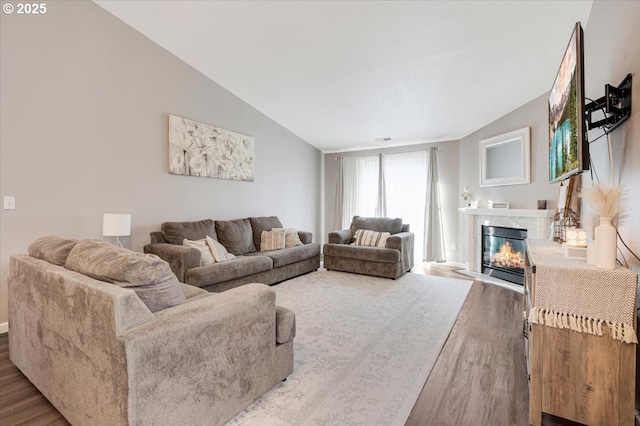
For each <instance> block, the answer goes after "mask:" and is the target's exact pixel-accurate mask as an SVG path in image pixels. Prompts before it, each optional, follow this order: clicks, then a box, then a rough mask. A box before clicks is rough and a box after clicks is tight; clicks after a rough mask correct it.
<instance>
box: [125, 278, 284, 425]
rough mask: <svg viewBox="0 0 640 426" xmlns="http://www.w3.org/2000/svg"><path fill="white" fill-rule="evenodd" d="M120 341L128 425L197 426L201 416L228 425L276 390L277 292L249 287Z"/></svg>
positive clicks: (164, 315)
mask: <svg viewBox="0 0 640 426" xmlns="http://www.w3.org/2000/svg"><path fill="white" fill-rule="evenodd" d="M122 341H123V344H124V346H125V350H126V354H127V368H128V382H129V395H130V397H129V400H130V407H129V408H130V409H129V413H132V414H130V416H133V417H131V418H130V419H129V422H130V424H142V423H145V424H172V423H174V424H176V423H181V424H197V423H200V422H202V417H201V416H202V411H203V410H205V412H206V413H207V415H208V416H210V417H207V423H208V424H223V423H225V422H226V421H228V420H229V419H230V418H231V416H233V415H234V414H235V412H236V411H237V408H235V407H237V406H246V405H249V404H250V403H251V402H252V401H253V400H254V399H255V398H256V395H261V394H262V393H264V392H266V391H267V390H268V388H270V387H271V386H272V385H271V384H269V380H268V379H267V377H268V376H269V375H270V374H271V372H272V370H273V365H274V364H275V363H276V361H277V358H276V306H275V292H274V291H273V290H272V289H270V288H269V287H268V286H266V285H264V284H247V285H244V286H241V287H237V288H234V289H231V290H228V291H225V292H223V293H219V294H213V295H211V296H209V297H203V298H201V299H198V300H194V301H193V302H188V303H185V304H182V305H179V306H174V307H171V308H169V309H165V310H163V311H161V312H159V313H156V320H155V321H152V322H150V323H147V324H143V325H141V326H139V327H136V328H134V329H131V330H129V332H128V333H127V334H126V335H125V336H123V340H122ZM280 380H281V379H280ZM148 401H154V403H153V404H148V403H147V402H148ZM176 401H181V403H180V404H177V405H176ZM165 407H167V408H165ZM199 416H200V417H199Z"/></svg>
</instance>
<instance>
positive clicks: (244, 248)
mask: <svg viewBox="0 0 640 426" xmlns="http://www.w3.org/2000/svg"><path fill="white" fill-rule="evenodd" d="M215 224H216V234H217V235H218V241H220V242H221V243H222V245H223V246H225V247H226V248H227V250H229V252H231V253H233V254H235V255H236V256H239V255H241V254H245V253H252V252H254V251H256V246H255V244H254V243H253V233H252V231H251V222H249V219H236V220H216V221H215Z"/></svg>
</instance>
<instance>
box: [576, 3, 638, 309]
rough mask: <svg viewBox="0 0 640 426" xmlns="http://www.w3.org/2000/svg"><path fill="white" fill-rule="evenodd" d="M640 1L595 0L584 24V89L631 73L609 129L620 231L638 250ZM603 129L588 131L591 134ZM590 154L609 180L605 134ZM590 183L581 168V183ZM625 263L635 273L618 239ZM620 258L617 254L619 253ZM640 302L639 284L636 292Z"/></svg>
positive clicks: (598, 89) (597, 89) (597, 92)
mask: <svg viewBox="0 0 640 426" xmlns="http://www.w3.org/2000/svg"><path fill="white" fill-rule="evenodd" d="M638 22H640V2H633V1H630V2H624V1H616V2H607V1H595V2H594V3H593V8H592V9H591V15H590V16H589V22H588V24H587V26H586V28H585V30H584V45H585V53H584V54H585V60H584V63H585V93H586V96H588V97H589V98H592V99H597V98H599V97H601V96H603V95H604V85H605V84H607V83H609V84H613V85H618V84H619V83H620V81H622V79H623V78H624V77H625V76H626V75H627V74H629V73H631V74H632V75H633V90H632V99H631V102H632V114H631V117H630V118H629V120H627V121H626V122H625V123H624V124H622V125H621V126H620V127H619V128H618V129H616V130H614V131H613V132H612V133H611V145H612V151H613V170H614V182H616V183H617V182H619V183H621V184H622V185H623V186H624V196H623V200H624V205H625V206H626V214H625V215H624V219H623V220H622V221H621V222H620V226H619V232H620V235H621V236H622V238H623V239H624V240H625V242H626V243H627V245H628V246H629V247H630V248H631V249H632V250H633V251H634V252H635V253H636V254H637V255H638V256H640V44H639V43H638V40H640V26H639V25H638ZM601 134H602V132H601V131H599V130H593V131H592V132H590V133H589V136H590V139H591V140H594V139H595V138H596V137H598V136H600V135H601ZM590 150H591V159H592V161H593V163H594V168H595V170H596V172H597V173H598V176H599V177H600V181H601V182H604V183H609V182H610V178H609V154H608V148H607V138H606V137H604V138H601V139H599V140H598V141H596V142H594V143H593V144H591V145H590ZM589 185H590V180H589V176H588V174H587V173H584V180H583V187H588V186H589ZM618 247H619V248H620V249H621V250H622V252H623V253H624V256H625V258H626V259H627V261H628V263H629V268H630V269H632V270H633V271H635V272H636V273H640V262H639V261H638V260H636V259H634V258H633V256H632V255H631V254H630V253H629V252H628V251H627V250H626V249H625V247H624V246H623V245H622V244H620V242H618ZM619 258H620V257H619ZM638 295H639V296H638V300H639V302H640V289H639V292H638Z"/></svg>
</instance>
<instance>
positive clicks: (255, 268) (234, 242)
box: [144, 216, 320, 292]
mask: <svg viewBox="0 0 640 426" xmlns="http://www.w3.org/2000/svg"><path fill="white" fill-rule="evenodd" d="M282 227H283V226H282V223H281V222H280V220H279V219H278V218H277V217H276V216H269V217H250V218H246V219H237V220H225V221H220V220H216V221H214V220H211V219H206V220H200V221H196V222H165V223H163V224H162V225H161V230H160V232H157V231H156V232H151V243H150V244H147V245H146V246H145V247H144V251H145V253H151V254H155V255H157V256H159V257H160V258H162V259H164V260H165V261H167V262H168V263H169V265H170V266H171V269H172V270H173V272H174V273H175V274H176V276H177V277H178V279H179V280H180V281H181V282H184V283H187V284H191V285H193V286H196V287H200V288H202V289H205V290H207V291H211V292H221V291H225V290H228V289H231V288H234V287H237V286H240V285H243V284H248V283H263V284H275V283H278V282H280V281H284V280H287V279H289V278H293V277H295V276H298V275H302V274H306V273H308V272H311V271H315V270H317V269H318V268H319V267H320V245H319V244H317V243H313V242H312V241H311V239H312V234H311V233H310V232H298V236H299V237H300V240H301V242H302V243H303V244H302V245H300V246H297V247H289V248H284V249H281V250H272V251H264V252H263V251H260V236H261V234H262V231H269V230H271V229H273V228H282ZM207 236H209V237H211V238H213V239H214V240H216V241H218V242H220V243H221V244H222V245H223V246H225V247H226V249H227V250H228V251H229V252H230V253H233V254H234V255H236V258H235V259H232V260H228V261H225V262H219V263H218V262H216V263H213V264H209V265H205V266H202V260H201V253H200V252H199V251H198V250H197V249H194V248H191V247H187V246H183V245H182V242H183V240H184V239H185V238H186V239H188V240H202V239H203V238H206V237H207Z"/></svg>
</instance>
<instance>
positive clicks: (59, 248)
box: [29, 235, 78, 266]
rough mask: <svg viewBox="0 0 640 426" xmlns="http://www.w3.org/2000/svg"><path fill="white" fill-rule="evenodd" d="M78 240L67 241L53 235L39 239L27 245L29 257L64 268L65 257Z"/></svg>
mask: <svg viewBox="0 0 640 426" xmlns="http://www.w3.org/2000/svg"><path fill="white" fill-rule="evenodd" d="M77 242H78V240H69V239H66V238H60V237H56V236H53V235H47V236H45V237H40V238H38V239H37V240H35V241H34V242H32V243H31V245H29V256H31V257H35V258H37V259H41V260H45V261H47V262H49V263H53V264H54V265H58V266H64V264H65V263H67V256H69V253H70V252H71V250H72V249H73V248H74V247H75V246H76V243H77Z"/></svg>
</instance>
